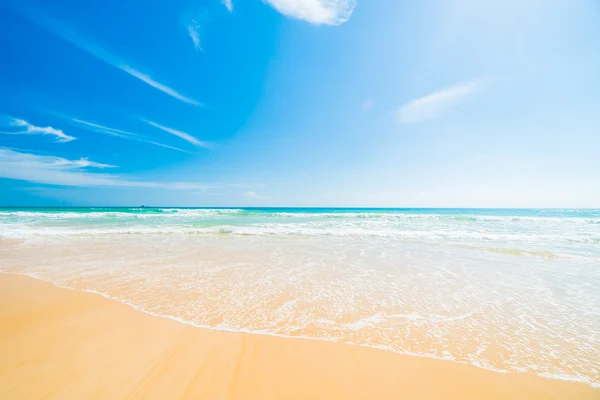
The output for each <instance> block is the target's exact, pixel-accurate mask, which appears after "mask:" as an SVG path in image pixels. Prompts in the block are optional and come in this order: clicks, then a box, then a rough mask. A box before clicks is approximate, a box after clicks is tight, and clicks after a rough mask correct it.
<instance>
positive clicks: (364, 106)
mask: <svg viewBox="0 0 600 400" xmlns="http://www.w3.org/2000/svg"><path fill="white" fill-rule="evenodd" d="M371 108H373V99H367V100H365V101H364V103H363V104H362V110H363V111H369V110H370V109H371Z"/></svg>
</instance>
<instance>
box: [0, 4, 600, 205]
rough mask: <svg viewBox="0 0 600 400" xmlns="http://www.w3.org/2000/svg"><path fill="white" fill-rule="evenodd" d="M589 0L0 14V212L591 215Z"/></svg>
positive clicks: (23, 7)
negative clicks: (378, 210)
mask: <svg viewBox="0 0 600 400" xmlns="http://www.w3.org/2000/svg"><path fill="white" fill-rule="evenodd" d="M598 21H600V2H598V1H597V0H569V1H567V0H530V1H527V2H524V1H520V0H423V1H418V2H416V1H404V0H398V1H388V0H368V1H367V0H356V1H354V0H222V1H221V0H173V1H168V2H167V1H162V0H161V1H159V0H130V1H126V2H123V1H117V0H105V1H102V2H82V1H77V0H36V1H33V0H3V1H2V2H1V3H0V54H2V62H0V206H138V205H141V204H144V205H149V206H152V205H154V206H204V207H210V206H230V207H236V206H299V207H311V206H314V207H534V208H537V207H540V208H541V207H575V208H579V207H581V208H584V207H592V208H593V207H596V208H598V207H600V74H599V73H598V71H600V24H599V23H598Z"/></svg>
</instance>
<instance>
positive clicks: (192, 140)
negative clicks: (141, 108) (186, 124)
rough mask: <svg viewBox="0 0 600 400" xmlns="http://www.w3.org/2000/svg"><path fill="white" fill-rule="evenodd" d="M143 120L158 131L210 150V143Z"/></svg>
mask: <svg viewBox="0 0 600 400" xmlns="http://www.w3.org/2000/svg"><path fill="white" fill-rule="evenodd" d="M141 120H142V121H144V122H146V123H147V124H149V125H152V126H154V127H155V128H158V129H161V130H163V131H165V132H168V133H170V134H171V135H175V136H178V137H180V138H181V139H183V140H185V141H186V142H189V143H191V144H193V145H194V146H197V147H205V148H210V145H209V144H208V143H206V142H203V141H201V140H198V139H196V138H195V137H193V136H192V135H190V134H189V133H185V132H182V131H178V130H177V129H173V128H169V127H168V126H164V125H161V124H157V123H156V122H153V121H149V120H147V119H144V118H141Z"/></svg>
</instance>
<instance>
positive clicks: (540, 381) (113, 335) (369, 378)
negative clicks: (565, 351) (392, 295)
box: [0, 274, 600, 399]
mask: <svg viewBox="0 0 600 400" xmlns="http://www.w3.org/2000/svg"><path fill="white" fill-rule="evenodd" d="M0 327H1V328H0V354H2V357H0V398H2V399H42V398H44V399H84V398H95V399H137V398H140V399H317V398H320V399H397V398H410V399H599V398H600V390H598V389H593V388H591V387H590V386H588V385H585V384H580V383H571V382H564V381H558V380H550V379H545V378H541V377H537V376H534V375H531V374H513V373H510V374H502V373H496V372H491V371H486V370H483V369H479V368H475V367H473V366H469V365H461V364H456V363H452V362H446V361H440V360H433V359H427V358H419V357H411V356H404V355H398V354H394V353H391V352H387V351H381V350H376V349H371V348H364V347H359V346H351V345H344V344H337V343H331V342H325V341H316V340H305V339H288V338H280V337H273V336H263V335H252V334H243V333H232V332H220V331H214V330H208V329H199V328H194V327H191V326H188V325H185V324H181V323H178V322H176V321H173V320H169V319H165V318H160V317H154V316H151V315H148V314H145V313H142V312H139V311H136V310H135V309H133V308H131V307H129V306H127V305H125V304H121V303H119V302H117V301H113V300H109V299H106V298H104V297H102V296H100V295H96V294H92V293H85V292H78V291H72V290H68V289H63V288H58V287H56V286H53V285H52V284H50V283H46V282H43V281H40V280H36V279H33V278H30V277H25V276H20V275H9V274H4V275H0Z"/></svg>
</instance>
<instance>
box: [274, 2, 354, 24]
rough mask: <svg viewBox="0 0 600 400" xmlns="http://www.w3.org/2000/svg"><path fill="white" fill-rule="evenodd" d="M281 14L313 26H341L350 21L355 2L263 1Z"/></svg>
mask: <svg viewBox="0 0 600 400" xmlns="http://www.w3.org/2000/svg"><path fill="white" fill-rule="evenodd" d="M263 1H265V2H266V3H268V4H270V5H271V6H272V7H273V8H275V9H276V10H277V11H279V12H280V13H282V14H284V15H287V16H289V17H292V18H297V19H302V20H305V21H308V22H310V23H311V24H316V25H320V24H325V25H340V24H343V23H344V22H346V21H348V19H349V18H350V15H352V11H354V7H355V5H356V3H355V1H354V0H263Z"/></svg>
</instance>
